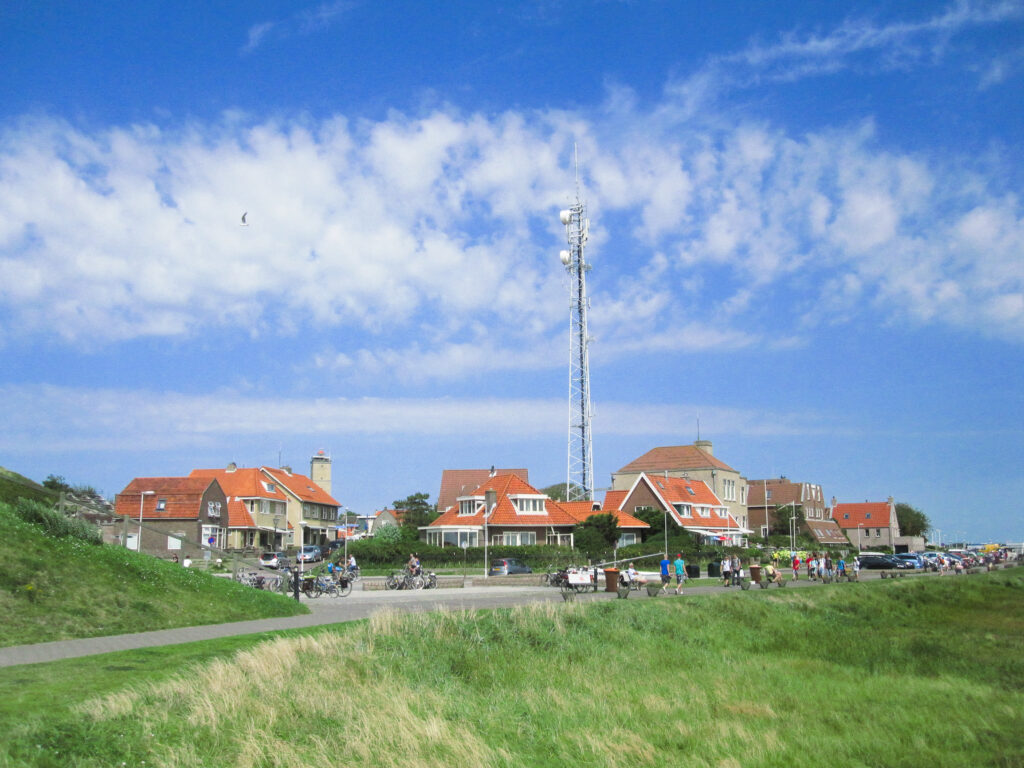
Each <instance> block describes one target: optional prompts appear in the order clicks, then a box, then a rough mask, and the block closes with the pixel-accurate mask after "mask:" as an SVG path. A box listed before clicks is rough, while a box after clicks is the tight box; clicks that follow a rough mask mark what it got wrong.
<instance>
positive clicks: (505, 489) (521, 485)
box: [430, 471, 589, 526]
mask: <svg viewBox="0 0 1024 768" xmlns="http://www.w3.org/2000/svg"><path fill="white" fill-rule="evenodd" d="M488 474H490V472H489V471H488ZM488 490H494V491H495V493H496V494H497V500H496V501H497V503H496V504H495V508H494V511H493V512H492V513H491V514H490V515H488V517H487V524H488V525H506V526H527V525H529V526H534V525H538V526H539V525H558V526H571V525H576V522H577V520H576V518H575V517H573V516H572V515H571V514H569V513H568V512H567V511H566V510H564V509H563V508H562V507H561V505H560V504H559V502H557V501H553V500H551V499H548V500H547V501H545V503H544V512H532V513H520V512H518V511H516V508H515V505H514V504H513V503H512V499H511V498H509V497H510V496H518V495H525V496H538V495H543V494H541V492H540V491H538V490H537V489H536V488H534V487H533V486H532V485H530V484H529V483H527V482H524V481H523V480H522V479H520V478H519V477H518V476H517V475H495V476H494V477H488V478H487V479H486V482H484V483H483V484H482V485H480V486H479V487H478V488H475V489H474V490H473V491H472V492H470V493H463V494H460V495H462V496H474V497H476V496H479V497H483V496H484V494H485V493H486V492H487V491H488ZM588 503H589V502H588ZM483 524H484V518H483V505H482V504H481V505H480V508H479V509H477V511H475V512H474V513H473V514H471V515H460V514H459V506H458V504H453V505H452V506H451V507H449V508H448V509H447V510H445V511H444V512H443V513H442V514H441V516H440V517H438V518H437V519H436V520H434V521H433V522H432V523H431V524H430V525H431V526H440V525H471V526H472V525H483Z"/></svg>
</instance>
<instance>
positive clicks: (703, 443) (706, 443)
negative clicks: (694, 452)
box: [693, 440, 715, 456]
mask: <svg viewBox="0 0 1024 768" xmlns="http://www.w3.org/2000/svg"><path fill="white" fill-rule="evenodd" d="M693 447H694V448H696V449H698V450H701V451H704V453H706V454H707V455H708V456H714V455H715V452H714V451H712V450H711V441H710V440H698V441H697V442H695V443H694V444H693Z"/></svg>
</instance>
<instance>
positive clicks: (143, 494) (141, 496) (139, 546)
mask: <svg viewBox="0 0 1024 768" xmlns="http://www.w3.org/2000/svg"><path fill="white" fill-rule="evenodd" d="M154 493H156V491H141V492H140V493H139V535H138V538H137V539H136V541H135V551H136V552H141V551H142V502H143V501H144V500H145V498H146V497H147V496H152V495H153V494H154ZM125 546H128V542H127V541H126V542H125Z"/></svg>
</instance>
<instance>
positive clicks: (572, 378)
mask: <svg viewBox="0 0 1024 768" xmlns="http://www.w3.org/2000/svg"><path fill="white" fill-rule="evenodd" d="M573 161H574V164H575V167H576V203H575V204H574V205H572V206H571V207H570V208H568V209H566V210H564V211H562V212H561V213H559V216H558V218H559V220H560V221H561V222H562V224H564V225H565V236H566V240H567V241H568V244H569V248H568V250H563V251H562V252H561V253H559V258H560V260H561V262H562V265H563V266H564V267H565V270H566V272H568V273H569V452H568V472H567V477H566V498H567V499H568V500H569V501H593V498H594V450H593V438H592V437H591V431H590V422H591V416H592V411H591V408H590V351H589V347H590V335H589V333H588V331H587V310H588V309H589V308H590V299H589V298H587V272H588V271H589V270H590V265H589V264H587V263H586V260H585V259H584V257H583V248H584V245H585V244H586V242H587V237H588V235H589V229H590V222H589V221H588V220H587V216H586V214H587V209H586V206H585V205H584V204H583V203H582V202H581V201H580V164H579V154H578V149H577V147H576V145H575V144H573Z"/></svg>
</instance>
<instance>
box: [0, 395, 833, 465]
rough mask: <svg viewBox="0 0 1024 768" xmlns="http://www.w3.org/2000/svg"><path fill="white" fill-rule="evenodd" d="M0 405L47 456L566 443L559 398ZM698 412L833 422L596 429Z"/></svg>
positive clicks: (612, 405) (630, 431)
mask: <svg viewBox="0 0 1024 768" xmlns="http://www.w3.org/2000/svg"><path fill="white" fill-rule="evenodd" d="M0 397H2V398H3V401H4V403H5V404H6V406H7V408H8V409H9V410H8V417H7V419H6V420H5V425H4V427H5V428H4V431H3V434H2V435H0V450H3V451H14V450H17V451H19V452H23V451H24V450H25V448H26V446H29V445H34V446H39V447H40V450H46V451H48V452H52V453H60V452H62V451H67V450H89V451H91V452H95V451H125V450H128V451H168V450H175V449H178V448H189V449H195V448H196V447H197V446H211V445H213V446H216V445H223V444H224V443H225V441H231V442H233V441H235V440H237V439H238V438H247V439H251V438H253V437H258V438H259V439H260V440H264V441H266V440H268V439H269V440H273V439H275V436H281V435H287V436H290V437H292V438H294V437H296V436H302V437H305V436H309V437H317V436H336V435H390V436H424V435H430V436H433V437H443V438H458V437H459V436H460V435H465V434H469V433H473V434H493V435H500V436H501V438H502V439H505V438H520V437H539V438H543V437H552V438H555V439H562V438H564V435H565V401H564V400H561V399H557V398H522V399H515V398H512V399H498V398H487V397H480V398H425V399H413V398H399V399H384V398H373V397H363V398H351V399H346V398H309V399H298V398H259V397H246V396H240V395H239V394H238V393H237V392H214V393H210V394H206V395H195V396H193V395H184V394H179V393H155V392H149V391H141V390H116V389H74V388H71V387H60V386H49V385H48V386H43V387H34V386H33V387H18V386H0ZM698 412H699V413H700V414H701V416H702V418H704V419H705V420H706V421H708V422H713V423H715V425H716V432H717V433H720V434H725V433H737V434H751V435H754V434H757V435H765V434H778V435H793V434H817V433H821V432H822V431H824V430H825V429H832V428H834V422H829V421H828V420H826V419H824V418H823V417H820V416H816V415H813V414H808V413H800V414H793V413H778V414H772V413H765V412H763V411H760V410H758V411H754V410H744V409H730V408H708V407H702V408H699V407H697V406H681V405H662V404H652V405H638V404H634V403H617V402H607V403H601V408H600V414H599V417H598V418H597V419H596V420H595V431H596V432H600V434H602V435H605V436H613V435H644V434H649V435H662V434H664V433H665V431H666V424H673V423H678V424H683V423H686V424H689V423H693V421H694V415H695V414H697V413H698ZM44 446H45V448H44Z"/></svg>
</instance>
